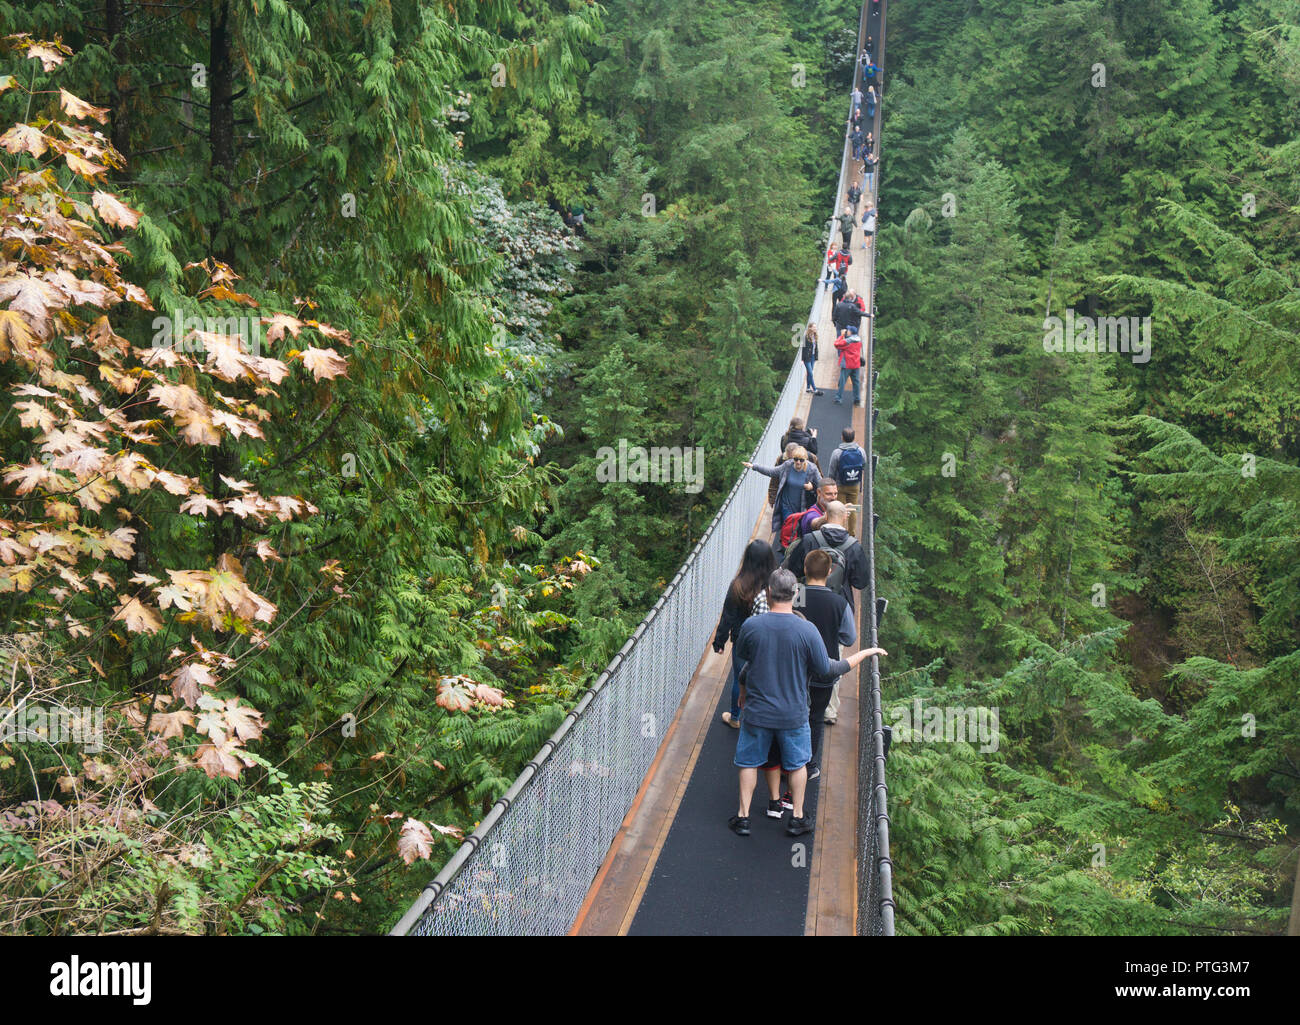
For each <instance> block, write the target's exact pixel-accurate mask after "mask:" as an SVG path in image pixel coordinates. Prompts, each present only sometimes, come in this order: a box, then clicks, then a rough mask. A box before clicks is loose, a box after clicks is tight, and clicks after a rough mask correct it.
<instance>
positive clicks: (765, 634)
mask: <svg viewBox="0 0 1300 1025" xmlns="http://www.w3.org/2000/svg"><path fill="white" fill-rule="evenodd" d="M797 586H798V585H797V582H796V581H795V578H794V574H793V573H791V572H789V571H788V570H784V569H778V570H776V571H775V572H774V573H773V574H772V576H771V577H770V578H768V585H767V594H768V602H769V605H770V606H771V610H770V611H769V612H766V613H764V614H763V615H761V616H752V617H750V618H749V619H747V620H746V621H745V624H744V626H742V627H741V628H740V636H739V637H738V638H737V640H736V654H737V655H738V656H739V657H740V658H742V659H744V660H745V662H746V663H747V667H746V674H745V681H744V683H743V684H742V686H741V690H740V708H741V714H740V735H739V736H738V737H737V738H736V757H735V766H736V768H737V769H739V770H740V802H739V807H738V808H737V812H736V814H735V815H733V816H732V817H731V818H730V819H729V820H728V822H727V825H728V827H729V828H730V829H731V830H732V832H734V833H736V834H737V835H739V836H749V805H750V802H751V801H752V800H753V797H754V786H755V784H756V783H757V782H758V770H759V768H760V767H762V766H763V765H765V764H766V763H767V756H768V750H769V748H770V747H771V745H772V742H773V740H775V741H776V743H777V746H778V747H779V749H780V752H781V767H782V768H783V769H785V770H786V772H787V773H788V774H789V779H790V803H791V804H792V805H793V807H792V809H791V813H790V814H791V818H790V821H789V823H788V824H787V825H786V829H785V832H786V835H787V836H803V835H804V834H805V833H811V832H812V829H813V826H812V821H811V819H810V818H809V817H808V816H806V815H805V814H804V806H803V803H804V794H805V791H806V790H807V785H808V768H807V766H808V762H809V760H810V759H811V758H812V740H811V731H810V729H809V727H808V680H809V678H810V677H813V676H817V677H821V678H826V677H830V676H843V675H844V674H845V673H847V672H848V671H849V670H850V669H853V668H854V667H856V666H857V665H859V664H860V663H862V662H863V661H864V660H865V659H868V658H870V657H871V656H872V655H884V654H886V652H885V651H884V650H883V649H881V648H868V649H865V650H863V651H859V652H855V653H854V654H853V655H850V656H849V657H848V658H847V659H836V660H835V661H833V662H832V661H831V659H830V658H829V657H828V656H827V654H826V644H825V642H823V641H822V638H821V634H820V633H818V632H817V628H816V627H815V626H813V625H812V623H810V622H808V621H807V620H806V619H804V618H803V617H802V616H798V615H795V611H794V596H795V589H796V587H797Z"/></svg>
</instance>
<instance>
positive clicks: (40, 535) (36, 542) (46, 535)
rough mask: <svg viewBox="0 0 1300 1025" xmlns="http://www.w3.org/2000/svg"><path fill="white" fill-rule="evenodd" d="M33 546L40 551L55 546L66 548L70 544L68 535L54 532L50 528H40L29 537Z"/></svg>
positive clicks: (46, 550)
mask: <svg viewBox="0 0 1300 1025" xmlns="http://www.w3.org/2000/svg"><path fill="white" fill-rule="evenodd" d="M28 541H29V543H30V544H31V546H32V548H34V549H35V550H36V551H38V552H48V551H50V550H51V549H54V548H64V547H67V545H68V538H67V536H66V535H60V534H52V533H50V532H49V531H48V530H38V531H37V532H36V533H35V534H33V535H32V536H31V537H30V538H29V539H28Z"/></svg>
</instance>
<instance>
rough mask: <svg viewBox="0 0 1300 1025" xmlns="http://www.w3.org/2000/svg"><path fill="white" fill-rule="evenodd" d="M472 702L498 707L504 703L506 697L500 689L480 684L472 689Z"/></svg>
mask: <svg viewBox="0 0 1300 1025" xmlns="http://www.w3.org/2000/svg"><path fill="white" fill-rule="evenodd" d="M474 700H475V701H477V702H479V703H480V704H484V705H494V706H498V707H499V706H501V705H504V704H505V703H506V696H505V694H504V693H503V692H502V691H501V690H500V689H498V688H496V687H489V686H488V685H487V684H485V683H480V684H476V685H475V687H474Z"/></svg>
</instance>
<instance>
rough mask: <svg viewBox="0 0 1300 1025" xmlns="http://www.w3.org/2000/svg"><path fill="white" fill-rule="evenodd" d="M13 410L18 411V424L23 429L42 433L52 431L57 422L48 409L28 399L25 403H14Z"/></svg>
mask: <svg viewBox="0 0 1300 1025" xmlns="http://www.w3.org/2000/svg"><path fill="white" fill-rule="evenodd" d="M14 409H16V410H18V422H19V423H21V424H22V425H23V426H24V427H30V428H33V429H35V430H38V431H42V432H44V431H49V430H52V429H53V428H54V425H55V424H56V423H57V422H58V421H57V420H56V419H55V416H54V414H53V413H51V412H50V411H49V409H47V408H46V407H45V406H43V405H41V404H40V403H39V402H32V401H31V400H30V399H29V400H27V401H26V402H15V403H14Z"/></svg>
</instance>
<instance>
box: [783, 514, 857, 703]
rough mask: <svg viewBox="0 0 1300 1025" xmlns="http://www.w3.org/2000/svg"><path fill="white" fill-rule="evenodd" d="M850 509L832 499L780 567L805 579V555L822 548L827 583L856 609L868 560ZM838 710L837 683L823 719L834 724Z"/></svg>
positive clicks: (838, 692) (838, 695)
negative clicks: (851, 529)
mask: <svg viewBox="0 0 1300 1025" xmlns="http://www.w3.org/2000/svg"><path fill="white" fill-rule="evenodd" d="M848 520H849V510H848V506H846V505H845V504H844V503H843V502H832V503H830V505H828V506H827V507H826V522H825V523H824V524H823V525H822V526H821V527H820V528H818V529H817V530H814V531H813V532H812V533H810V534H808V535H807V536H805V537H803V538H801V539H800V541H799V543H798V544H797V545H794V546H792V547H791V549H790V551H789V553H788V554H787V555H786V557H785V562H784V563H783V564H782V567H781V568H782V569H788V570H790V572H792V573H794V574H795V575H796V576H799V577H803V578H805V579H807V559H808V556H810V555H811V554H812V553H813V552H815V551H818V550H821V551H824V552H825V553H826V555H827V556H828V557H829V558H830V560H831V569H830V573H829V574H828V576H827V578H826V586H827V587H828V588H829V589H830V590H832V591H834V592H835V593H836V594H838V595H839V596H840V597H842V598H843V599H844V600H845V601H847V602H848V603H849V608H850V609H855V608H856V607H857V603H856V602H855V601H854V598H853V592H854V590H855V589H856V590H859V591H860V590H862V588H864V587H866V586H867V584H868V583H869V582H870V580H871V564H870V562H869V561H868V559H867V551H866V549H865V548H863V547H862V543H861V542H860V541H859V540H858V539H857V537H856V536H855V535H853V534H850V533H849V529H848ZM839 714H840V690H839V684H838V683H837V684H836V685H835V688H834V689H833V690H832V691H831V696H830V700H829V701H828V702H827V704H826V715H825V721H826V723H827V725H834V723H835V721H836V720H837V719H838V718H839Z"/></svg>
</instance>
